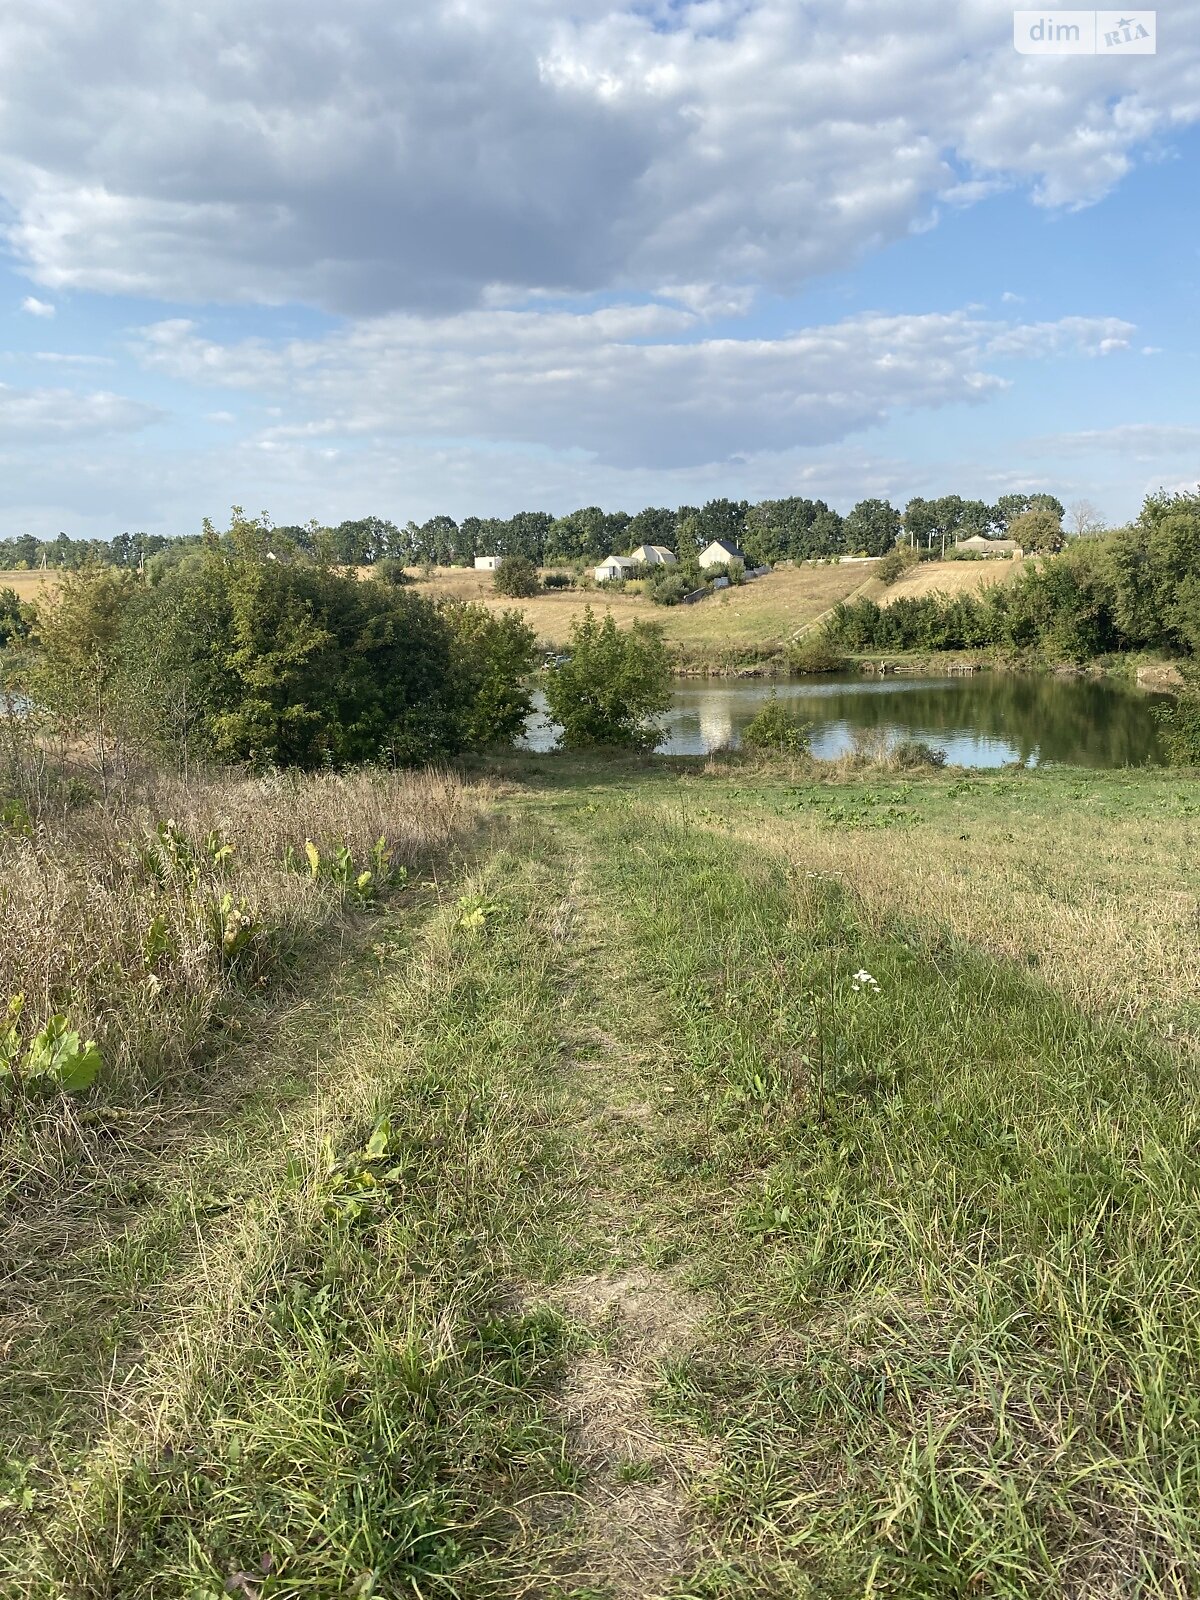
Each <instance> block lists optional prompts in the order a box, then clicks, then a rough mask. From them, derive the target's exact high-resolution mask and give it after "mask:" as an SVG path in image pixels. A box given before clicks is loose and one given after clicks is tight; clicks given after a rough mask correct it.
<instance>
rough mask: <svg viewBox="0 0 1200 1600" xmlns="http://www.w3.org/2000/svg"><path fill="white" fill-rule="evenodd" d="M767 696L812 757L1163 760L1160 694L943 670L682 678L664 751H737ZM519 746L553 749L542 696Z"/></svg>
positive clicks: (1078, 762)
mask: <svg viewBox="0 0 1200 1600" xmlns="http://www.w3.org/2000/svg"><path fill="white" fill-rule="evenodd" d="M772 692H774V693H776V694H778V696H779V699H780V700H781V701H782V702H783V703H784V704H785V705H786V706H788V708H789V709H790V710H792V711H794V712H795V713H796V714H797V716H799V717H801V718H802V719H803V721H804V722H806V723H807V724H808V725H809V737H810V740H811V745H812V751H813V754H814V755H816V756H818V757H820V758H821V759H823V760H824V759H832V758H834V757H836V756H839V755H842V754H844V753H845V752H846V751H847V750H849V749H851V748H852V747H853V743H854V738H855V735H856V734H857V733H860V732H870V733H879V734H885V735H887V736H888V737H889V738H912V739H923V740H924V741H925V742H926V743H927V744H930V745H932V746H933V747H934V749H936V750H942V751H944V752H945V755H946V759H947V761H949V762H951V763H952V764H953V765H955V766H963V767H1003V766H1007V765H1008V764H1010V763H1011V762H1015V761H1020V762H1023V763H1024V764H1025V765H1027V766H1036V765H1038V764H1039V763H1041V762H1046V761H1052V762H1060V763H1063V764H1065V765H1068V766H1076V767H1124V766H1144V765H1147V764H1152V765H1156V764H1158V763H1160V762H1161V761H1162V751H1161V748H1160V746H1159V742H1158V737H1157V732H1156V728H1155V723H1154V719H1153V717H1152V716H1151V708H1152V707H1153V706H1154V705H1155V704H1156V703H1159V702H1161V701H1162V700H1163V699H1164V698H1165V697H1164V696H1162V695H1152V694H1147V693H1145V692H1143V691H1141V690H1137V689H1132V688H1127V687H1126V686H1124V685H1122V684H1117V683H1113V682H1111V681H1108V680H1099V681H1097V680H1095V679H1091V678H1070V677H1061V678H1059V677H1042V676H1033V675H1029V676H1022V675H1019V674H1015V673H989V672H980V673H976V674H973V675H971V676H969V677H968V676H964V677H953V678H950V677H947V678H897V677H885V678H874V677H860V676H859V675H857V674H855V675H854V676H852V677H828V678H794V679H787V680H778V681H775V682H770V681H764V680H763V679H756V678H751V679H745V678H742V679H731V678H705V679H687V680H682V681H680V682H678V683H677V684H676V687H675V700H674V704H673V705H672V707H671V709H670V711H669V712H668V713H667V715H666V716H665V717H664V718H663V721H662V726H663V733H664V737H663V740H662V742H661V743H660V745H659V747H658V748H659V750H660V751H661V752H662V753H663V754H664V755H680V756H694V755H706V754H707V753H708V752H709V751H710V750H715V749H717V748H719V747H720V746H723V745H732V746H734V747H736V746H737V745H738V743H739V742H740V736H741V731H742V729H743V728H744V727H745V726H746V724H747V723H748V722H749V721H750V720H751V718H752V717H753V716H754V715H755V714H756V713H757V712H758V711H759V710H760V709H761V708H762V706H763V705H764V704H765V702H766V701H768V700H769V699H770V697H771V694H772ZM535 704H536V705H537V707H538V709H537V710H536V711H535V712H534V714H533V716H532V717H531V718H530V721H529V726H528V729H527V733H526V736H525V738H524V739H523V740H522V743H523V745H524V746H525V747H526V748H528V749H533V750H543V751H544V750H549V749H551V748H552V747H553V744H554V737H555V730H554V729H553V728H552V727H551V725H550V723H549V722H548V720H547V718H546V715H545V702H544V700H542V698H541V697H540V696H538V697H536V700H535Z"/></svg>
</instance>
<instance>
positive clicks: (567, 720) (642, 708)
mask: <svg viewBox="0 0 1200 1600" xmlns="http://www.w3.org/2000/svg"><path fill="white" fill-rule="evenodd" d="M568 650H569V656H568V659H567V660H566V661H564V662H563V664H562V665H561V666H559V667H555V668H554V669H553V670H552V671H551V672H550V674H549V676H548V677H547V680H546V704H547V706H548V708H549V711H550V715H551V716H552V717H553V719H554V721H555V722H557V723H559V725H560V726H561V728H562V734H561V736H560V743H561V744H562V745H563V747H564V748H566V749H568V750H580V749H587V748H589V747H596V746H600V747H603V746H625V747H628V748H632V749H636V750H652V749H653V748H654V746H655V745H656V744H657V743H658V738H659V730H658V726H657V724H656V722H655V721H654V719H655V717H657V716H658V714H659V713H661V712H663V711H665V710H666V709H667V707H668V706H669V705H670V704H671V666H670V662H669V660H668V658H667V651H666V646H665V645H664V643H663V638H662V633H661V631H660V630H659V629H658V628H657V627H655V626H654V625H653V624H650V623H644V622H635V623H634V625H633V627H632V628H630V629H628V630H626V631H622V630H621V629H619V628H618V627H617V625H616V623H615V622H614V620H613V617H612V613H611V612H608V613H606V614H605V617H604V621H603V622H598V621H597V620H596V617H595V614H594V613H593V611H592V608H591V607H590V606H589V607H588V608H587V610H586V611H585V612H584V614H583V617H582V618H581V619H580V621H578V622H577V623H575V624H574V626H573V627H572V629H571V640H570V644H569V645H568Z"/></svg>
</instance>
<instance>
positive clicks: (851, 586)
mask: <svg viewBox="0 0 1200 1600" xmlns="http://www.w3.org/2000/svg"><path fill="white" fill-rule="evenodd" d="M960 564H961V563H960ZM978 564H979V563H971V565H973V566H974V565H978ZM871 570H872V569H871V568H870V567H864V566H854V565H851V564H847V565H844V566H843V565H840V564H839V565H837V566H798V567H780V568H779V569H778V570H777V571H775V572H772V573H769V574H768V575H767V576H766V577H763V578H756V579H754V580H753V581H751V582H750V583H747V584H744V585H742V586H741V587H738V588H731V589H728V590H724V591H722V592H721V593H720V594H718V595H713V596H712V597H711V598H709V599H707V600H703V601H700V602H699V603H698V604H696V605H692V606H656V605H653V604H652V603H651V602H650V601H649V600H647V599H646V598H645V597H644V596H642V595H641V594H637V593H634V592H632V591H627V592H625V593H616V592H611V591H608V590H606V589H604V588H603V587H600V588H595V589H563V590H547V591H546V592H545V593H544V594H539V595H536V596H534V597H533V598H532V599H530V600H520V601H513V600H507V599H505V598H504V597H503V596H500V595H497V594H496V593H495V591H494V589H493V587H492V582H491V576H490V574H488V573H486V572H474V571H469V570H466V569H464V568H462V567H438V568H435V569H434V572H433V574H432V576H431V577H429V578H424V577H423V576H422V575H421V574H420V573H419V572H418V573H414V576H415V577H416V579H417V584H418V586H419V587H418V593H427V594H431V595H434V596H445V597H447V598H453V599H456V600H471V601H477V602H479V603H481V604H483V605H486V606H488V607H489V608H490V609H492V610H504V609H505V608H506V607H509V606H512V605H518V606H519V607H520V609H521V610H522V611H523V612H524V613H525V616H526V619H527V620H528V622H529V623H530V624H531V626H532V627H533V628H535V629H536V631H537V634H538V638H539V639H540V640H541V641H543V642H544V643H545V644H546V645H547V646H554V645H562V644H565V643H566V642H567V639H568V638H569V636H570V632H571V626H572V624H573V623H575V622H577V621H578V620H579V618H580V617H582V615H583V613H584V611H585V609H586V608H587V607H588V606H591V607H592V609H593V610H594V611H596V612H597V613H598V614H599V613H603V612H605V611H611V612H612V614H613V616H614V617H615V618H616V620H617V623H618V625H619V626H622V627H627V626H629V624H631V623H632V622H634V621H636V620H639V619H640V620H641V621H643V622H656V623H658V624H660V625H661V627H662V629H663V633H664V635H665V637H666V639H667V641H668V643H669V644H671V645H672V646H673V647H674V649H675V651H676V653H677V654H681V655H682V656H684V657H685V658H686V659H707V660H713V661H719V660H720V659H721V657H722V656H723V655H725V654H730V655H736V654H738V653H739V652H746V651H750V652H755V651H758V652H762V653H763V654H771V653H774V652H776V651H778V650H780V649H782V648H783V646H784V645H785V644H786V643H787V641H788V639H789V638H790V637H791V636H792V634H794V633H795V632H797V631H798V630H799V629H801V628H804V627H806V626H807V625H808V624H810V623H812V622H814V621H816V619H817V618H818V617H820V616H821V615H822V614H823V613H824V612H826V611H828V610H831V609H832V608H833V607H834V606H835V605H837V603H838V602H839V601H840V600H845V599H846V598H848V596H850V595H852V594H855V593H857V592H858V591H859V590H862V591H863V592H864V593H866V592H868V591H867V590H865V589H863V585H864V584H865V583H866V582H867V581H868V578H869V574H870V572H871Z"/></svg>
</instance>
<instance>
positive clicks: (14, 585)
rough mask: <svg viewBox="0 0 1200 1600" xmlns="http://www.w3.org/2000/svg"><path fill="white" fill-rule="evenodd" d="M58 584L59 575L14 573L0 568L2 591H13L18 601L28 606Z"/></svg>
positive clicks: (47, 572)
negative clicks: (46, 590)
mask: <svg viewBox="0 0 1200 1600" xmlns="http://www.w3.org/2000/svg"><path fill="white" fill-rule="evenodd" d="M57 582H58V574H57V573H56V572H54V571H46V572H12V571H5V570H4V569H3V568H0V589H11V590H12V591H13V592H14V594H15V595H16V596H17V599H18V600H23V601H24V602H25V603H26V604H29V603H31V602H32V601H34V600H36V599H37V598H38V596H39V595H40V594H41V593H42V592H43V591H44V590H45V589H47V588H49V587H51V586H52V585H54V584H55V583H57Z"/></svg>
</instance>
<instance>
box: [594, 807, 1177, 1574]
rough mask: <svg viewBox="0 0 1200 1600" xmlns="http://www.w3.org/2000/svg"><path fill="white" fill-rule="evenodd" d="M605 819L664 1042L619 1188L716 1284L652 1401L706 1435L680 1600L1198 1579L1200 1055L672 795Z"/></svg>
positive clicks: (671, 1421) (670, 1246)
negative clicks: (899, 922)
mask: <svg viewBox="0 0 1200 1600" xmlns="http://www.w3.org/2000/svg"><path fill="white" fill-rule="evenodd" d="M588 832H589V835H590V837H591V845H592V860H593V862H594V863H595V871H596V879H597V882H598V884H599V885H600V887H601V890H602V891H603V892H606V893H607V894H608V896H609V897H610V899H611V902H612V904H613V905H614V906H616V907H619V908H620V913H621V916H622V918H623V921H624V930H625V931H624V936H623V939H622V944H623V948H624V952H625V960H626V965H627V968H628V970H630V971H633V972H636V974H637V981H638V984H639V986H640V988H641V990H642V992H643V994H647V995H649V994H653V995H654V997H655V999H654V1004H655V1005H656V1007H658V1008H659V1014H660V1030H661V1034H662V1035H663V1036H665V1037H667V1038H669V1039H670V1041H671V1054H672V1057H673V1064H672V1067H671V1087H672V1089H673V1090H674V1091H675V1093H673V1094H672V1095H671V1096H670V1097H668V1096H667V1095H666V1094H665V1092H664V1094H663V1095H661V1096H660V1098H659V1111H660V1114H661V1115H662V1116H663V1117H664V1118H665V1119H666V1123H667V1137H666V1138H665V1139H662V1140H660V1141H659V1151H660V1170H659V1172H658V1173H657V1174H654V1173H652V1172H647V1171H646V1170H644V1169H639V1170H638V1171H637V1173H636V1176H635V1178H634V1180H633V1186H634V1187H635V1188H636V1189H637V1191H638V1192H639V1194H640V1195H641V1197H642V1199H643V1201H645V1200H647V1199H649V1198H651V1197H653V1198H654V1200H655V1203H656V1204H657V1207H658V1216H659V1228H660V1238H659V1244H660V1248H661V1249H662V1250H663V1252H664V1253H672V1254H674V1256H675V1258H676V1259H677V1260H682V1261H683V1262H685V1263H686V1274H687V1278H688V1281H689V1282H691V1283H707V1285H708V1286H709V1292H710V1296H711V1303H712V1304H713V1305H715V1306H717V1307H719V1308H720V1315H719V1316H714V1318H713V1319H712V1320H711V1322H710V1324H709V1327H708V1328H707V1330H706V1333H707V1338H706V1340H705V1341H704V1342H703V1343H702V1344H701V1345H699V1346H698V1347H697V1348H695V1349H694V1350H693V1351H691V1352H689V1353H688V1354H687V1355H686V1356H685V1359H684V1360H683V1361H682V1362H680V1363H668V1364H667V1366H666V1368H665V1369H664V1371H663V1374H662V1377H663V1383H662V1386H661V1388H660V1390H659V1392H658V1394H657V1395H656V1396H654V1397H653V1398H652V1405H653V1407H654V1410H655V1413H656V1415H658V1416H659V1417H661V1418H665V1420H666V1422H667V1424H668V1425H673V1426H680V1425H683V1424H688V1425H690V1426H691V1427H692V1428H693V1429H694V1430H695V1431H696V1432H697V1433H698V1434H699V1436H700V1437H702V1438H707V1439H711V1440H712V1441H713V1443H714V1447H715V1450H716V1461H715V1469H714V1471H713V1473H712V1474H711V1475H710V1476H709V1478H708V1479H707V1481H706V1482H704V1483H703V1484H702V1485H700V1489H701V1502H700V1503H699V1504H697V1505H696V1507H695V1509H696V1510H697V1511H698V1512H699V1513H700V1514H701V1516H702V1519H703V1525H702V1532H703V1537H704V1541H705V1543H706V1545H707V1548H708V1550H709V1552H710V1555H709V1557H708V1558H707V1559H706V1560H705V1561H704V1562H703V1563H702V1564H701V1566H700V1568H699V1569H698V1570H697V1571H696V1572H694V1573H693V1574H692V1576H691V1577H690V1578H688V1579H687V1580H686V1582H685V1583H684V1584H683V1585H682V1586H681V1587H680V1589H679V1590H678V1592H679V1593H680V1594H687V1595H688V1596H695V1597H704V1600H710V1597H716V1596H721V1597H725V1596H729V1597H732V1596H738V1597H741V1596H743V1595H759V1594H761V1595H764V1596H765V1595H772V1596H775V1595H778V1596H795V1597H797V1600H800V1597H807V1596H812V1595H817V1594H820V1595H822V1596H826V1595H828V1596H835V1595H836V1596H839V1597H841V1596H846V1597H849V1596H851V1595H854V1596H859V1595H861V1594H863V1593H864V1592H867V1591H869V1592H870V1593H872V1594H873V1595H876V1596H893V1597H896V1600H900V1597H905V1600H907V1597H909V1596H923V1597H924V1596H928V1597H930V1600H943V1597H945V1600H951V1597H952V1596H953V1597H957V1596H961V1595H963V1594H971V1595H975V1594H981V1595H988V1594H993V1595H997V1596H999V1595H1004V1596H1008V1597H1014V1600H1015V1597H1018V1596H1020V1597H1025V1596H1029V1597H1031V1600H1032V1597H1034V1596H1042V1595H1045V1594H1051V1593H1052V1594H1061V1595H1064V1596H1079V1597H1081V1600H1082V1597H1087V1600H1093V1597H1095V1596H1113V1597H1114V1600H1115V1597H1116V1596H1118V1595H1121V1596H1124V1595H1127V1594H1128V1595H1137V1596H1142V1597H1147V1600H1148V1597H1155V1600H1158V1597H1162V1600H1166V1597H1168V1596H1169V1597H1171V1600H1182V1597H1184V1596H1186V1595H1188V1594H1190V1593H1191V1592H1192V1591H1193V1588H1194V1578H1195V1575H1196V1573H1197V1572H1200V1513H1197V1511H1196V1506H1197V1505H1200V1459H1198V1458H1197V1453H1196V1451H1195V1449H1194V1440H1195V1438H1196V1437H1197V1436H1198V1434H1200V1402H1197V1400H1196V1398H1195V1389H1194V1385H1193V1383H1192V1381H1191V1378H1190V1377H1189V1374H1194V1372H1195V1370H1197V1365H1198V1363H1200V1317H1198V1316H1197V1314H1196V1310H1195V1306H1196V1300H1195V1297H1194V1296H1193V1295H1191V1294H1190V1292H1188V1290H1187V1289H1185V1287H1184V1286H1190V1285H1192V1284H1193V1283H1194V1281H1195V1265H1194V1261H1193V1260H1192V1258H1191V1255H1190V1253H1189V1249H1188V1245H1187V1240H1188V1238H1189V1237H1190V1236H1193V1235H1194V1233H1195V1232H1196V1231H1200V1172H1198V1170H1197V1167H1196V1162H1195V1159H1194V1154H1193V1148H1194V1144H1195V1141H1196V1138H1197V1136H1198V1135H1200V1114H1198V1113H1200V1107H1198V1105H1197V1094H1196V1091H1195V1088H1194V1085H1193V1081H1192V1079H1191V1077H1190V1075H1189V1074H1187V1073H1186V1072H1182V1071H1181V1069H1180V1064H1179V1062H1178V1061H1177V1060H1175V1059H1173V1058H1172V1057H1171V1056H1170V1055H1169V1054H1168V1053H1167V1052H1165V1051H1163V1050H1162V1049H1160V1048H1158V1047H1157V1046H1156V1045H1155V1044H1154V1043H1153V1042H1152V1041H1150V1040H1148V1039H1147V1037H1146V1036H1145V1034H1144V1033H1140V1032H1139V1031H1137V1030H1133V1029H1128V1028H1125V1027H1123V1026H1121V1025H1120V1024H1119V1023H1114V1022H1113V1021H1112V1020H1110V1019H1102V1018H1099V1019H1098V1018H1095V1017H1092V1016H1090V1015H1088V1014H1086V1013H1083V1012H1080V1011H1079V1010H1077V1009H1074V1008H1073V1007H1072V1006H1071V1005H1070V1004H1069V1003H1068V1002H1066V1001H1065V1000H1064V999H1063V998H1062V997H1061V996H1060V995H1057V994H1056V993H1054V992H1053V991H1052V990H1050V989H1048V988H1047V987H1046V986H1045V985H1044V984H1042V983H1040V982H1039V981H1038V980H1037V979H1036V978H1031V977H1030V976H1029V975H1028V974H1025V973H1022V972H1019V971H1016V970H1014V969H1013V968H1012V967H1011V966H1010V965H1008V964H1006V963H1003V962H997V961H995V960H992V959H989V958H988V957H987V956H986V955H983V954H981V953H979V952H977V951H971V950H950V951H946V950H944V949H943V950H940V951H932V952H930V951H925V950H924V949H923V948H922V946H921V945H920V944H917V945H916V946H914V944H913V942H912V941H911V940H907V939H905V938H904V937H902V936H901V932H900V931H898V932H897V933H896V936H895V937H892V936H891V935H890V933H889V931H888V930H887V929H869V928H864V927H863V926H861V925H860V923H859V922H858V920H857V919H856V916H855V914H854V911H853V907H852V905H851V903H850V901H849V900H848V898H847V896H846V895H845V894H844V892H843V891H842V890H841V889H840V888H839V886H838V885H836V884H834V883H831V882H830V881H829V880H828V878H826V877H824V876H823V875H818V876H815V877H809V876H807V875H805V873H804V871H803V862H802V861H801V862H799V863H795V862H788V861H785V860H784V859H783V858H782V857H781V856H779V855H777V854H776V853H775V852H773V851H770V850H764V849H757V850H754V851H748V850H747V849H746V847H745V844H744V842H743V841H742V840H739V839H730V838H728V837H718V836H717V835H716V834H715V833H712V832H710V831H709V830H707V829H706V828H705V827H704V826H702V825H696V824H695V823H694V822H693V819H692V818H691V817H690V816H689V815H688V813H687V811H686V809H685V807H680V806H677V805H675V804H673V803H672V802H670V801H666V802H662V801H658V802H657V803H645V804H639V803H637V802H636V801H634V802H632V803H630V802H628V801H627V802H626V803H625V806H624V809H623V810H622V811H621V812H620V813H617V812H616V811H615V810H614V809H609V810H607V811H602V812H601V813H600V814H599V816H598V817H592V816H589V818H588ZM615 937H616V936H615V935H614V940H615ZM861 969H865V970H866V971H868V972H870V973H871V974H872V975H873V976H874V978H875V979H876V980H877V981H878V983H879V986H880V987H879V992H878V993H876V992H875V989H874V985H873V984H869V983H865V982H863V981H861V980H860V981H859V983H858V987H857V989H855V987H854V983H853V982H852V979H853V975H854V974H855V973H856V972H857V971H859V970H861ZM1165 1392H1170V1393H1171V1394H1172V1396H1173V1397H1174V1399H1173V1401H1172V1403H1171V1404H1169V1405H1165V1404H1164V1394H1165ZM864 1586H865V1588H864Z"/></svg>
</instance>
